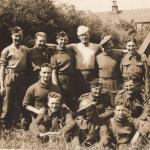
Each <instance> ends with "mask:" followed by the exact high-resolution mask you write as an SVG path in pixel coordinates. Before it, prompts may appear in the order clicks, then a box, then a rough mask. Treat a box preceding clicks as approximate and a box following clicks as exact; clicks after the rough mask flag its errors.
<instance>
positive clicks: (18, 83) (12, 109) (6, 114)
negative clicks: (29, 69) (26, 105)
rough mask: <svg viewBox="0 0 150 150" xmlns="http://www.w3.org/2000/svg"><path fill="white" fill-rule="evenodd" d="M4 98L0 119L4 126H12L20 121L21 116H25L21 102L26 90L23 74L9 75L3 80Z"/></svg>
mask: <svg viewBox="0 0 150 150" xmlns="http://www.w3.org/2000/svg"><path fill="white" fill-rule="evenodd" d="M4 86H5V91H6V93H5V96H4V99H3V105H2V114H1V119H2V120H4V121H5V123H6V124H9V125H12V123H15V122H16V121H18V120H19V119H20V116H21V114H22V115H23V116H25V110H24V109H23V107H22V100H23V97H24V94H25V92H26V89H27V85H26V77H25V74H24V73H21V74H19V73H9V74H6V76H5V79H4Z"/></svg>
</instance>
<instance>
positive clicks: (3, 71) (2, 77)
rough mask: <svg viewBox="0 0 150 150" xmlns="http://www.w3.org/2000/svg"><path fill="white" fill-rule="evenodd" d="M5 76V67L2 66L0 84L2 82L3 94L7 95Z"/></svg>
mask: <svg viewBox="0 0 150 150" xmlns="http://www.w3.org/2000/svg"><path fill="white" fill-rule="evenodd" d="M4 77H5V67H4V66H1V69H0V84H1V95H2V96H4V95H5V86H4Z"/></svg>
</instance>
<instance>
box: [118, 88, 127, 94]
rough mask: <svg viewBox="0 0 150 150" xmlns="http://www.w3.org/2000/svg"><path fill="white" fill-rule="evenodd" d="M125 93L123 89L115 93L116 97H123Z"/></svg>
mask: <svg viewBox="0 0 150 150" xmlns="http://www.w3.org/2000/svg"><path fill="white" fill-rule="evenodd" d="M125 92H126V90H125V89H122V90H119V91H118V93H117V95H123V94H124V93H125Z"/></svg>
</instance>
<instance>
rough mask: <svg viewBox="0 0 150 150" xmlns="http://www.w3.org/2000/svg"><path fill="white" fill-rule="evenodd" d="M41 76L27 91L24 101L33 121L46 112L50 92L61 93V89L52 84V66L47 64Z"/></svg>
mask: <svg viewBox="0 0 150 150" xmlns="http://www.w3.org/2000/svg"><path fill="white" fill-rule="evenodd" d="M39 76H40V79H39V81H38V82H36V83H35V84H33V85H31V86H30V87H29V88H28V89H27V91H26V94H25V97H24V99H23V107H24V108H25V109H26V110H28V111H29V112H30V113H31V114H32V119H33V120H34V119H35V118H36V117H37V115H39V114H43V113H44V112H45V107H46V106H47V96H48V93H49V92H50V91H57V92H59V89H58V88H57V87H56V86H54V85H52V83H51V66H50V65H49V64H47V63H45V64H43V65H42V66H41V68H40V72H39ZM27 119H28V118H27ZM28 121H30V120H27V123H29V122H28Z"/></svg>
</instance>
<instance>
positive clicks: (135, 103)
mask: <svg viewBox="0 0 150 150" xmlns="http://www.w3.org/2000/svg"><path fill="white" fill-rule="evenodd" d="M118 103H121V104H123V105H125V106H127V107H128V108H129V109H130V110H131V112H132V116H133V117H139V116H140V115H141V113H142V110H143V106H144V97H143V94H142V93H141V92H140V91H136V92H134V93H132V94H129V93H128V92H127V91H126V90H125V89H123V90H120V91H119V92H118V93H117V95H116V97H115V105H117V104H118Z"/></svg>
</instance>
